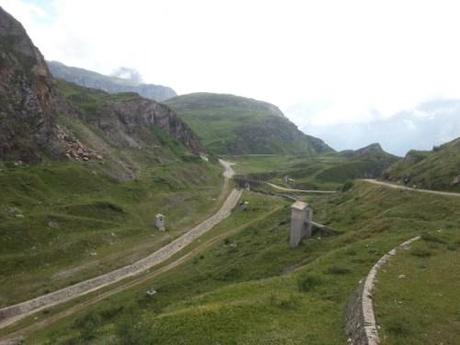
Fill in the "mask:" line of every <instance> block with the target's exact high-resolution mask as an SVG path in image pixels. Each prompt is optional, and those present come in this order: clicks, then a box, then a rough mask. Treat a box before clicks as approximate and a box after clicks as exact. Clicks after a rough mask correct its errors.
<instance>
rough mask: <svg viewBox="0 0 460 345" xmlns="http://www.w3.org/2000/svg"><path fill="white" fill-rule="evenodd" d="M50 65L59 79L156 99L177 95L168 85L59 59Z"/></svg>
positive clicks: (50, 62) (113, 91)
mask: <svg viewBox="0 0 460 345" xmlns="http://www.w3.org/2000/svg"><path fill="white" fill-rule="evenodd" d="M48 66H49V68H50V71H51V73H52V74H53V76H54V77H55V78H57V79H63V80H66V81H68V82H71V83H75V84H77V85H80V86H84V87H90V88H94V89H98V90H102V91H106V92H108V93H120V92H135V93H138V94H139V95H141V96H142V97H145V98H148V99H152V100H154V101H164V100H166V99H168V98H172V97H175V96H177V94H176V92H175V91H174V90H173V89H171V88H170V87H167V86H161V85H153V84H142V83H139V82H136V81H132V80H127V79H122V78H117V77H109V76H106V75H103V74H100V73H96V72H93V71H88V70H86V69H83V68H77V67H70V66H66V65H64V64H63V63H60V62H57V61H48Z"/></svg>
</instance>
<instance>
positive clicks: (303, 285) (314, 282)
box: [297, 275, 321, 292]
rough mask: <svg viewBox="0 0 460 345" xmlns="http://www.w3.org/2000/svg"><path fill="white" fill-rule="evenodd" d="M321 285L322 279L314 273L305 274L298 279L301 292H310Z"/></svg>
mask: <svg viewBox="0 0 460 345" xmlns="http://www.w3.org/2000/svg"><path fill="white" fill-rule="evenodd" d="M319 285H321V279H320V278H319V277H317V276H313V275H304V276H301V277H299V278H298V279H297V287H298V288H299V291H301V292H308V291H311V290H313V289H314V288H315V287H317V286H319Z"/></svg>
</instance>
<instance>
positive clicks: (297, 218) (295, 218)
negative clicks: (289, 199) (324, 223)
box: [289, 201, 313, 248]
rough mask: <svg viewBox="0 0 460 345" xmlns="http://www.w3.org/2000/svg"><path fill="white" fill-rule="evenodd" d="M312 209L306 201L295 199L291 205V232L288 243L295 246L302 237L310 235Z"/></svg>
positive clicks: (292, 246)
mask: <svg viewBox="0 0 460 345" xmlns="http://www.w3.org/2000/svg"><path fill="white" fill-rule="evenodd" d="M312 218H313V211H312V209H311V208H310V207H309V206H308V204H307V203H305V202H302V201H296V202H294V204H292V206H291V232H290V238H289V245H290V246H291V248H294V247H297V246H298V245H299V244H300V242H301V241H302V239H303V238H309V237H311V230H312V224H311V220H312Z"/></svg>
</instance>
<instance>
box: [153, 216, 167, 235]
mask: <svg viewBox="0 0 460 345" xmlns="http://www.w3.org/2000/svg"><path fill="white" fill-rule="evenodd" d="M165 222H166V221H165V216H164V215H162V214H161V213H158V214H157V215H156V216H155V226H156V227H157V228H158V230H160V231H165V230H166V224H165Z"/></svg>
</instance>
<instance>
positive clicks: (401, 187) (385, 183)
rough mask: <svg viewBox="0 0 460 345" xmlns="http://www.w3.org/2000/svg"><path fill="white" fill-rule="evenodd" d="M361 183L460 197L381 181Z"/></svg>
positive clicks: (450, 193)
mask: <svg viewBox="0 0 460 345" xmlns="http://www.w3.org/2000/svg"><path fill="white" fill-rule="evenodd" d="M361 181H365V182H369V183H373V184H377V185H380V186H385V187H390V188H394V189H402V190H408V191H412V192H419V193H428V194H436V195H443V196H455V197H460V193H453V192H440V191H437V190H430V189H418V188H410V187H406V186H401V185H399V184H394V183H390V182H383V181H378V180H371V179H363V180H361Z"/></svg>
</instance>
